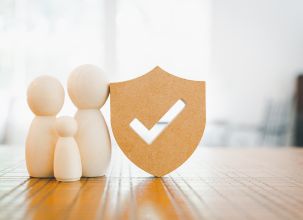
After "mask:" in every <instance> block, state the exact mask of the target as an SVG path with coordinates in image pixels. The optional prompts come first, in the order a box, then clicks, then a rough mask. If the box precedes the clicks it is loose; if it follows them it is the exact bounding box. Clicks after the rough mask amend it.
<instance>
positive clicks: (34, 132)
mask: <svg viewBox="0 0 303 220" xmlns="http://www.w3.org/2000/svg"><path fill="white" fill-rule="evenodd" d="M67 88H68V94H69V96H70V98H71V100H72V102H73V103H74V105H75V106H76V107H77V108H78V111H77V113H76V114H75V116H74V117H68V116H63V117H59V118H57V117H56V115H57V114H58V113H59V111H60V110H61V108H62V106H63V104H64V89H63V86H62V85H61V84H60V82H59V81H58V80H57V79H55V78H54V77H51V76H46V75H45V76H40V77H38V78H36V79H35V80H34V81H33V82H32V83H31V84H30V85H29V88H28V91H27V102H28V105H29V107H30V109H31V110H32V112H33V113H34V114H35V115H36V117H35V118H34V119H33V121H32V124H31V127H30V129H29V133H28V136H27V139H26V165H27V170H28V172H29V175H30V176H31V177H38V178H48V177H53V176H55V178H56V179H57V180H58V181H76V180H79V179H80V178H81V176H84V177H98V176H103V175H104V174H105V172H106V170H107V167H108V165H109V163H110V158H111V142H110V136H109V131H108V128H107V125H106V122H105V120H104V117H103V115H102V113H101V112H100V108H101V107H102V106H103V105H104V103H105V102H106V100H107V98H108V95H109V83H108V81H107V80H106V77H105V74H104V73H103V71H102V70H101V69H99V68H98V67H96V66H94V65H82V66H79V67H78V68H76V69H75V70H74V71H72V73H71V74H70V76H69V79H68V83H67Z"/></svg>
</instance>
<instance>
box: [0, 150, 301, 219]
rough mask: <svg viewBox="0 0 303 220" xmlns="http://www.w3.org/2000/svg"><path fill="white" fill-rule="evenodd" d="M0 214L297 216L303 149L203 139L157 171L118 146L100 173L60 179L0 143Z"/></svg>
mask: <svg viewBox="0 0 303 220" xmlns="http://www.w3.org/2000/svg"><path fill="white" fill-rule="evenodd" d="M0 219H39V220H40V219H43V220H44V219H46V220H47V219H266V220H268V219H303V149H298V148H283V149H282V148H279V149H274V148H254V149H241V148H225V149H224V148H203V147H202V148H199V149H198V150H197V151H196V152H195V153H194V155H193V156H192V157H191V158H190V160H188V161H187V162H186V163H185V164H184V165H183V166H181V167H180V168H179V169H177V170H176V171H174V172H173V173H171V174H170V175H167V176H165V177H163V178H153V177H152V176H150V175H148V174H146V173H144V172H143V171H141V170H139V169H138V168H136V167H135V166H134V165H132V164H131V163H130V162H129V161H128V160H127V159H126V158H125V157H124V155H122V154H121V152H120V150H118V149H117V150H114V152H113V160H112V165H111V167H110V169H109V171H108V175H107V176H106V177H101V178H83V179H81V181H78V182H73V183H60V182H57V181H56V180H54V179H33V178H28V174H27V172H26V169H25V162H24V150H23V149H22V148H12V147H1V146H0Z"/></svg>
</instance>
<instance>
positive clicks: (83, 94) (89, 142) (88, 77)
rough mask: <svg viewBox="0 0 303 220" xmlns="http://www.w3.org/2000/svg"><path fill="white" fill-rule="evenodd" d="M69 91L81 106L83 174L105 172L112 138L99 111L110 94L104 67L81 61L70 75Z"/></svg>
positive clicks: (79, 119)
mask: <svg viewBox="0 0 303 220" xmlns="http://www.w3.org/2000/svg"><path fill="white" fill-rule="evenodd" d="M67 87H68V94H69V96H70V98H71V100H72V101H73V103H74V104H75V105H76V107H77V108H78V111H77V113H76V115H75V119H76V120H77V123H78V131H77V133H76V135H75V139H76V141H77V143H78V146H79V150H80V156H81V162H82V175H83V176H84V177H97V176H103V175H104V174H105V172H106V170H107V167H108V165H109V162H110V157H111V142H110V136H109V132H108V128H107V125H106V122H105V120H104V117H103V115H102V114H101V112H100V108H101V107H102V106H103V105H104V103H105V101H106V99H107V97H108V94H109V85H108V82H107V80H106V79H105V75H104V73H103V71H102V70H101V69H99V68H98V67H96V66H93V65H88V64H87V65H82V66H79V67H78V68H76V69H75V70H74V71H72V73H71V75H70V77H69V79H68V85H67Z"/></svg>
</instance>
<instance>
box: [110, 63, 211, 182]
mask: <svg viewBox="0 0 303 220" xmlns="http://www.w3.org/2000/svg"><path fill="white" fill-rule="evenodd" d="M110 96H111V97H110V107H111V109H110V111H111V124H112V129H113V133H114V136H115V139H116V141H117V143H118V144H119V147H120V148H121V149H122V151H123V152H124V153H125V155H126V156H127V157H128V158H129V159H130V160H131V161H132V162H133V163H135V164H136V165H137V166H139V167H140V168H141V169H143V170H145V171H146V172H148V173H150V174H152V175H154V176H163V175H165V174H167V173H169V172H171V171H173V170H174V169H176V168H177V167H179V166H180V165H181V164H182V163H184V162H185V161H186V160H187V159H188V158H189V157H190V155H191V154H192V153H193V152H194V150H195V149H196V147H197V145H198V144H199V142H200V140H201V137H202V135H203V132H204V128H205V118H206V117H205V82H203V81H193V80H186V79H182V78H180V77H177V76H174V75H172V74H169V73H168V72H166V71H164V70H163V69H161V68H160V67H156V68H154V69H153V70H151V71H150V72H149V73H147V74H145V75H143V76H141V77H138V78H136V79H132V80H128V81H125V82H118V83H112V84H111V85H110ZM179 103H180V104H181V107H182V108H181V110H180V111H179V112H177V114H176V115H173V116H174V117H173V120H172V121H171V122H170V123H169V124H168V125H167V126H165V128H164V129H163V130H162V131H161V132H160V134H159V135H158V136H157V137H153V138H152V141H146V140H145V138H144V136H140V135H139V132H137V131H136V130H134V129H133V125H134V124H137V125H140V127H141V130H144V131H145V133H153V130H154V127H155V126H157V124H159V123H158V122H159V121H160V122H163V121H161V120H162V119H163V118H164V116H166V113H169V114H173V112H172V111H171V110H173V108H174V107H175V106H177V105H179ZM171 112H172V113H171Z"/></svg>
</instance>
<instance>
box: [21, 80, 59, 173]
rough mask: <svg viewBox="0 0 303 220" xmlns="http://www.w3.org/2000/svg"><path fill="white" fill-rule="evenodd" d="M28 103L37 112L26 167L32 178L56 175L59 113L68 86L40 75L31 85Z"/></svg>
mask: <svg viewBox="0 0 303 220" xmlns="http://www.w3.org/2000/svg"><path fill="white" fill-rule="evenodd" d="M27 102H28V105H29V107H30V109H31V110H32V112H33V113H34V114H35V115H36V117H35V118H34V119H33V121H32V124H31V126H30V129H29V133H28V135H27V139H26V149H25V154H26V166H27V170H28V173H29V175H30V176H31V177H53V176H54V170H53V161H54V150H55V145H56V142H57V138H58V136H57V132H56V130H55V129H54V122H55V120H56V115H57V114H58V112H59V111H60V109H61V108H62V105H63V103H64V89H63V87H62V85H61V84H60V82H59V81H58V80H57V79H55V78H54V77H51V76H40V77H38V78H36V79H35V80H34V81H33V82H32V83H31V84H30V85H29V87H28V90H27Z"/></svg>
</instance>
